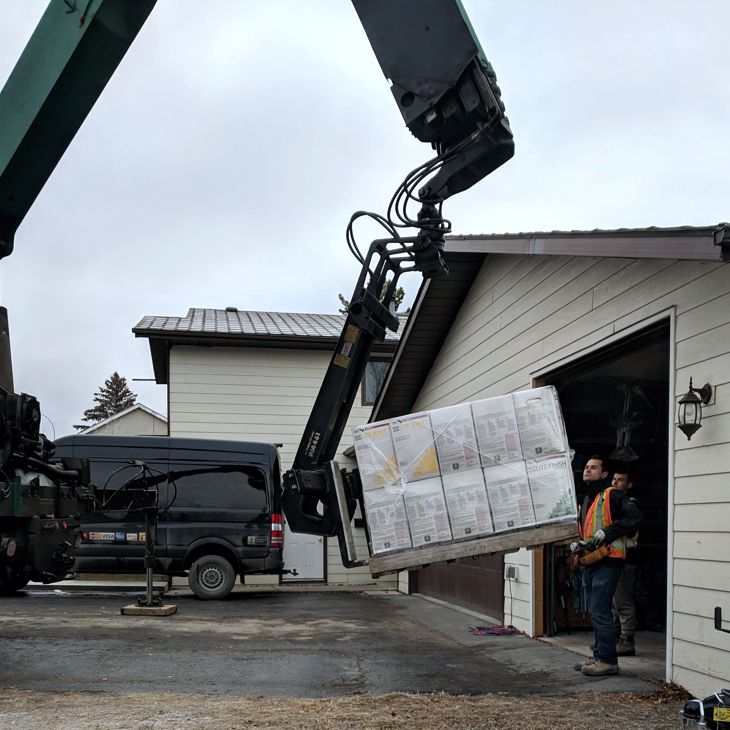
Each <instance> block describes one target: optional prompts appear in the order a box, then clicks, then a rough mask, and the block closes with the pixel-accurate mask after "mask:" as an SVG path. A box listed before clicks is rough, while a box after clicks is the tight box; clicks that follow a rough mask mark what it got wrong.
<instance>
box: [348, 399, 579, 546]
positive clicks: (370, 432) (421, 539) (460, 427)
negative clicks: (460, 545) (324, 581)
mask: <svg viewBox="0 0 730 730" xmlns="http://www.w3.org/2000/svg"><path fill="white" fill-rule="evenodd" d="M353 438H354V443H355V453H356V456H357V462H358V467H359V469H360V475H361V480H362V483H363V489H364V494H365V513H366V518H367V521H368V526H369V529H370V542H371V549H372V551H373V553H379V552H386V551H390V550H398V549H403V548H408V547H413V548H417V547H421V546H424V545H432V544H435V543H443V542H447V541H450V540H458V541H462V540H469V539H472V538H475V537H478V536H485V535H490V534H492V533H500V532H504V531H520V530H526V529H528V528H532V527H534V526H536V525H542V524H548V523H554V522H567V521H571V520H574V519H575V518H576V516H577V508H576V500H575V489H574V485H573V474H572V469H571V464H570V461H571V459H570V456H569V455H568V453H567V452H568V443H567V436H566V432H565V426H564V423H563V418H562V414H561V411H560V403H559V401H558V397H557V392H556V391H555V388H553V387H552V386H548V387H545V388H533V389H531V390H526V391H521V392H518V393H513V394H511V395H504V396H497V397H494V398H486V399H483V400H479V401H474V402H471V403H462V404H459V405H455V406H449V407H447V408H439V409H434V410H432V411H428V412H425V413H416V414H413V415H409V416H403V417H400V418H394V419H392V420H390V421H382V422H379V423H373V424H368V425H367V426H363V427H361V428H355V429H353ZM525 539H526V543H525V544H529V542H528V540H529V538H527V537H526V538H525Z"/></svg>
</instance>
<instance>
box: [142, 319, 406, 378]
mask: <svg viewBox="0 0 730 730" xmlns="http://www.w3.org/2000/svg"><path fill="white" fill-rule="evenodd" d="M407 316H408V315H407V314H399V315H398V318H399V320H400V327H399V331H398V332H390V331H388V332H386V335H385V342H383V343H377V344H376V346H375V347H374V348H373V353H374V354H376V355H377V354H381V355H386V354H387V355H391V354H392V353H393V351H394V350H395V346H396V344H397V342H398V340H399V338H400V334H399V333H400V332H401V331H402V330H403V323H404V322H405V320H406V319H407ZM346 319H347V317H346V316H345V315H344V314H307V313H301V312H255V311H248V310H241V309H237V308H236V307H226V308H225V309H199V308H195V307H193V308H191V309H189V310H188V313H187V314H186V315H185V316H184V317H168V316H147V317H143V318H142V319H141V320H140V321H139V323H138V324H137V325H136V326H135V327H133V328H132V332H134V334H135V336H136V337H146V338H148V339H149V342H150V353H151V355H152V366H153V369H154V373H155V380H156V381H157V383H167V377H168V374H167V367H168V364H167V360H168V357H167V355H168V351H169V349H170V347H171V346H173V345H200V346H210V345H217V346H222V347H274V348H276V347H279V348H288V349H305V350H334V348H335V345H336V344H337V341H338V340H339V338H340V333H341V332H342V328H343V327H344V324H345V320H346Z"/></svg>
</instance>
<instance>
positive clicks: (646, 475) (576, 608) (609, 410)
mask: <svg viewBox="0 0 730 730" xmlns="http://www.w3.org/2000/svg"><path fill="white" fill-rule="evenodd" d="M669 334H670V330H669V322H668V321H666V322H663V323H661V324H659V325H655V326H653V327H651V328H649V329H645V330H641V331H639V332H636V333H634V334H632V335H631V336H629V337H627V338H626V339H624V340H620V341H619V342H616V343H613V344H612V345H610V346H608V347H605V348H601V349H597V350H596V351H595V352H594V353H592V354H591V355H589V356H586V357H583V358H581V359H579V360H576V361H574V362H572V363H570V365H568V366H566V367H563V368H561V369H560V370H557V371H555V372H553V373H551V374H549V375H548V376H545V379H544V382H545V384H549V385H554V386H555V387H556V388H557V390H558V393H559V395H560V402H561V406H562V408H563V414H564V416H565V423H566V428H567V432H568V442H569V443H570V446H571V448H573V449H574V450H575V458H574V460H573V468H574V473H575V479H576V484H577V485H580V484H582V478H581V477H582V472H583V466H584V465H585V463H586V461H587V460H588V459H589V458H590V457H591V456H592V455H593V454H600V455H602V456H606V457H608V459H609V467H612V468H619V467H621V466H626V467H628V468H629V469H630V470H631V472H632V475H633V482H634V488H633V492H632V496H634V497H635V498H636V499H637V500H638V502H639V505H640V507H641V510H642V512H643V514H644V526H643V527H642V529H641V530H640V533H639V558H638V559H639V576H638V579H637V583H636V589H635V603H636V606H637V611H638V614H639V629H640V630H650V631H664V630H665V628H666V609H667V606H666V596H667V565H668V555H667V513H668V512H667V510H668V504H667V494H668V486H667V474H668V468H667V467H668V431H669V419H670V413H669V403H670V394H669ZM581 498H582V497H581V493H580V490H579V492H578V500H579V503H580V501H581ZM544 556H545V565H544V571H545V574H544V578H545V580H544V585H545V588H544V604H543V605H544V607H545V615H544V621H545V625H544V629H545V633H547V634H548V635H553V634H556V633H558V632H560V631H564V630H570V629H576V628H587V627H589V626H590V625H591V624H590V618H589V616H588V615H587V612H586V609H585V606H584V605H582V602H581V590H580V581H579V576H577V575H576V573H575V571H574V570H573V569H571V567H570V565H569V550H568V547H567V545H555V546H549V547H548V549H546V550H544Z"/></svg>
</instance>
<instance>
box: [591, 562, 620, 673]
mask: <svg viewBox="0 0 730 730" xmlns="http://www.w3.org/2000/svg"><path fill="white" fill-rule="evenodd" d="M622 568H623V566H622V565H621V564H620V563H619V564H615V563H609V562H598V563H594V564H593V565H587V566H586V568H585V570H584V571H583V585H584V586H585V589H586V599H587V601H588V613H590V614H591V620H592V621H593V634H594V635H595V642H594V644H593V656H594V657H595V658H596V661H599V662H603V663H604V664H618V658H617V657H616V638H617V637H616V624H614V622H613V613H612V611H611V608H612V604H613V594H614V593H615V592H616V586H617V585H618V579H619V578H620V577H621V570H622Z"/></svg>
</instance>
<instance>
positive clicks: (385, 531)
mask: <svg viewBox="0 0 730 730" xmlns="http://www.w3.org/2000/svg"><path fill="white" fill-rule="evenodd" d="M363 497H364V500H365V514H366V517H367V523H368V530H369V531H370V543H371V546H372V550H373V553H376V554H377V553H383V552H388V551H390V550H402V549H403V548H409V547H411V546H412V545H413V543H412V541H411V533H410V530H409V529H408V517H407V516H406V506H405V502H404V501H403V495H402V494H399V493H398V492H392V491H389V490H387V489H382V488H381V489H371V490H369V491H367V492H364V494H363Z"/></svg>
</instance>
